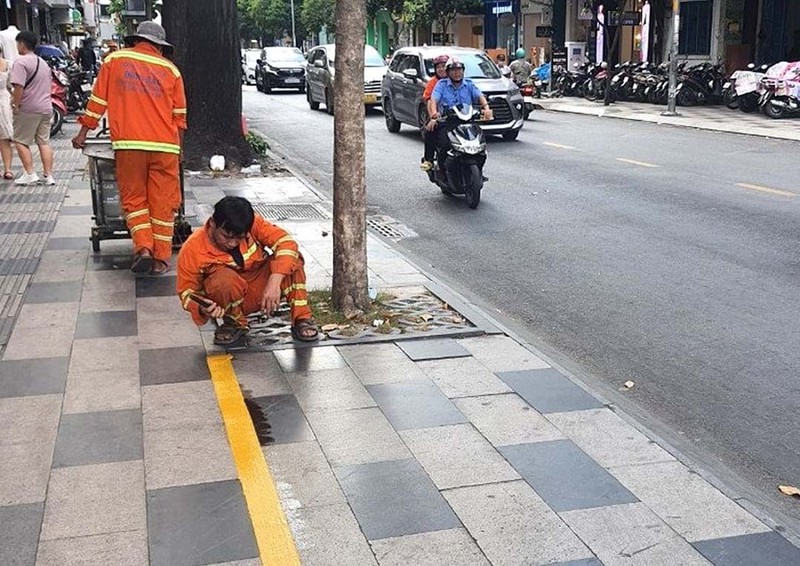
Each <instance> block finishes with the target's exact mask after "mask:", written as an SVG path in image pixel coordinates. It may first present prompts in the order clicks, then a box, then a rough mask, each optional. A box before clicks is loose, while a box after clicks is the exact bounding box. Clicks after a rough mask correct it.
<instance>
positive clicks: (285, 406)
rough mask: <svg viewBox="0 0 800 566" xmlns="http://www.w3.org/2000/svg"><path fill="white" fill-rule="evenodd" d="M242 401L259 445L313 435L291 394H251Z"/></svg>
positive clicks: (311, 438) (292, 440)
mask: <svg viewBox="0 0 800 566" xmlns="http://www.w3.org/2000/svg"><path fill="white" fill-rule="evenodd" d="M245 402H246V403H247V410H248V411H249V412H250V417H251V418H252V419H253V424H254V425H255V428H256V432H257V433H258V440H259V441H260V442H261V445H262V446H265V445H267V444H289V443H291V442H305V441H308V440H313V439H314V433H312V432H311V427H309V426H308V422H307V421H306V417H305V415H304V414H303V410H302V409H301V408H300V405H299V404H298V402H297V399H296V398H295V396H294V395H271V396H269V397H252V398H246V399H245Z"/></svg>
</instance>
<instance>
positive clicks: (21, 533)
mask: <svg viewBox="0 0 800 566" xmlns="http://www.w3.org/2000/svg"><path fill="white" fill-rule="evenodd" d="M43 507H44V503H30V504H27V505H10V506H6V507H0V525H2V528H0V564H3V566H29V565H30V564H33V563H34V562H35V561H36V546H37V544H38V542H39V528H40V527H41V525H42V509H43Z"/></svg>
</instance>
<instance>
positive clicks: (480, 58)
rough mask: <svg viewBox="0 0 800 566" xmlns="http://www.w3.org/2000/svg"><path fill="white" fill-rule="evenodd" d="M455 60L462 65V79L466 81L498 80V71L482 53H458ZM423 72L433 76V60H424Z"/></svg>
mask: <svg viewBox="0 0 800 566" xmlns="http://www.w3.org/2000/svg"><path fill="white" fill-rule="evenodd" d="M456 58H457V59H459V60H460V61H461V62H462V63H464V77H465V78H468V79H499V78H500V69H498V68H497V65H495V64H494V63H492V61H491V60H490V59H489V58H488V57H487V56H486V55H484V54H483V53H459V54H457V55H456ZM425 71H426V72H427V73H428V75H429V76H433V75H434V69H433V58H430V59H425Z"/></svg>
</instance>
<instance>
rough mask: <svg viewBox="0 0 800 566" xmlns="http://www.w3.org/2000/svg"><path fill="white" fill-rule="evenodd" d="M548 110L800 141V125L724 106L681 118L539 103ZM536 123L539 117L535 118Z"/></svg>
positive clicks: (573, 101)
mask: <svg viewBox="0 0 800 566" xmlns="http://www.w3.org/2000/svg"><path fill="white" fill-rule="evenodd" d="M536 103H537V104H538V105H539V106H541V108H542V109H544V110H550V111H553V112H569V113H571V114H584V115H587V116H597V117H601V118H621V119H623V120H636V121H639V122H650V123H652V124H666V125H669V126H680V127H685V128H697V129H700V130H710V131H714V132H727V133H731V134H745V135H750V136H760V137H765V138H774V139H784V140H794V141H800V127H798V125H800V121H798V120H792V119H785V120H773V119H770V118H768V117H767V116H764V115H763V114H761V113H754V114H745V113H744V112H740V111H739V110H730V109H728V108H725V107H724V106H694V107H686V108H685V107H680V108H678V113H679V114H680V116H662V115H661V113H662V112H664V111H666V107H665V106H657V105H655V104H645V103H643V102H615V103H614V104H611V105H610V106H603V103H602V102H590V101H588V100H585V99H583V98H578V97H572V96H570V97H564V98H542V99H539V100H537V101H536ZM533 119H534V120H535V119H536V114H534V115H533Z"/></svg>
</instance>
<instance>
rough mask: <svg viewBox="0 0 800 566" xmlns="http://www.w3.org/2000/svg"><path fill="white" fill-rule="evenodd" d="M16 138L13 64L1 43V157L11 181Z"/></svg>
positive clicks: (5, 174)
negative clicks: (12, 86)
mask: <svg viewBox="0 0 800 566" xmlns="http://www.w3.org/2000/svg"><path fill="white" fill-rule="evenodd" d="M13 137H14V114H13V111H12V110H11V63H9V62H8V59H6V58H5V50H4V49H3V45H2V43H0V155H2V157H3V179H6V180H11V179H13V178H14V174H13V173H12V172H11V160H12V158H13V154H12V153H11V138H13Z"/></svg>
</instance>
